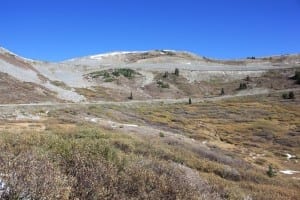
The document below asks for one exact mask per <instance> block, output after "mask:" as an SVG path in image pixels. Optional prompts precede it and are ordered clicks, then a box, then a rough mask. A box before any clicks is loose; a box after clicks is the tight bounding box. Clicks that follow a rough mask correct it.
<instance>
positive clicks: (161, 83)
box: [156, 80, 170, 88]
mask: <svg viewBox="0 0 300 200" xmlns="http://www.w3.org/2000/svg"><path fill="white" fill-rule="evenodd" d="M156 83H157V84H158V87H160V88H170V85H169V84H168V83H164V82H162V81H161V80H158V81H157V82H156Z"/></svg>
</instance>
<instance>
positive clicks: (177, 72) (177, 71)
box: [175, 68, 179, 76]
mask: <svg viewBox="0 0 300 200" xmlns="http://www.w3.org/2000/svg"><path fill="white" fill-rule="evenodd" d="M175 75H176V76H179V69H178V68H176V69H175Z"/></svg>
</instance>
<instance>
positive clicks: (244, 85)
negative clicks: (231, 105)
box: [239, 83, 247, 90]
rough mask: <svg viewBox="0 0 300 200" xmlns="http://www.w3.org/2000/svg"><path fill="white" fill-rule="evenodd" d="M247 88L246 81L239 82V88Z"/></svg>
mask: <svg viewBox="0 0 300 200" xmlns="http://www.w3.org/2000/svg"><path fill="white" fill-rule="evenodd" d="M245 89H247V84H246V83H240V87H239V90H245Z"/></svg>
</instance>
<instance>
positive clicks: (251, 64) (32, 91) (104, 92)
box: [0, 48, 300, 104]
mask: <svg viewBox="0 0 300 200" xmlns="http://www.w3.org/2000/svg"><path fill="white" fill-rule="evenodd" d="M299 66H300V55H284V56H273V57H267V58H254V57H251V58H248V59H244V60H226V61H221V60H214V59H209V58H206V57H199V56H197V55H195V54H192V53H189V52H176V51H171V50H156V51H145V52H114V53H108V54H100V55H93V56H87V57H82V58H74V59H71V60H67V61H63V62H59V63H49V62H42V61H35V60H30V59H26V58H23V57H21V56H18V55H16V54H14V53H12V52H10V51H8V50H6V49H4V48H0V82H1V86H0V91H1V94H2V95H1V97H0V103H2V104H6V103H21V102H22V103H38V102H84V101H88V102H93V101H103V100H106V101H126V100H128V97H129V96H130V94H131V93H132V96H133V98H134V99H136V100H145V99H147V100H149V99H165V98H171V99H177V98H186V97H194V98H200V97H210V96H216V95H219V94H220V91H221V88H224V89H225V92H226V94H229V95H230V94H236V93H238V92H240V91H239V90H237V89H238V88H239V85H240V83H242V82H245V81H246V84H247V85H248V86H249V87H247V89H256V88H259V89H266V88H267V89H274V88H275V89H276V88H277V89H284V88H286V87H297V86H296V85H295V86H292V85H293V84H292V81H291V80H289V76H292V75H293V73H295V71H296V70H297V68H299ZM176 69H178V70H177V72H178V74H175V70H176ZM272 76H276V80H277V79H278V80H280V82H279V83H278V84H276V81H275V82H273V81H274V79H273V78H272ZM247 78H248V79H247ZM249 78H250V79H249ZM246 79H247V80H246ZM282 83H284V84H282Z"/></svg>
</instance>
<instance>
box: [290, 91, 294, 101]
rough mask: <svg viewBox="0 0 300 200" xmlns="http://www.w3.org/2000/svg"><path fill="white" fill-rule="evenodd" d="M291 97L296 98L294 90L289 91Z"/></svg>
mask: <svg viewBox="0 0 300 200" xmlns="http://www.w3.org/2000/svg"><path fill="white" fill-rule="evenodd" d="M289 99H295V94H294V92H293V91H290V92H289Z"/></svg>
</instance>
